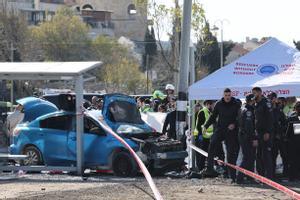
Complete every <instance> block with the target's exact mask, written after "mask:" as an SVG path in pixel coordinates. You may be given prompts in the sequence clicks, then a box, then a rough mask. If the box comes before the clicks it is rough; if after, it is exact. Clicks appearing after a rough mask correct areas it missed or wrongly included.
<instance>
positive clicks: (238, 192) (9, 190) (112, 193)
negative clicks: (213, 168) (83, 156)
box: [0, 174, 300, 200]
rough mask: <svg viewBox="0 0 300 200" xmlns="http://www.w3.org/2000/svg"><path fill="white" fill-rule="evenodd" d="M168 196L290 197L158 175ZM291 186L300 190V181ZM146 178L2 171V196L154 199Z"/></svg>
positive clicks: (260, 189)
mask: <svg viewBox="0 0 300 200" xmlns="http://www.w3.org/2000/svg"><path fill="white" fill-rule="evenodd" d="M155 183H156V185H157V187H158V189H159V190H160V192H161V193H162V196H163V198H164V199H167V200H175V199H176V200H177V199H182V200H184V199H190V200H193V199H195V200H196V199H197V200H199V199H206V200H212V199H218V200H222V199H228V200H229V199H230V200H232V199H248V200H249V199H256V200H257V199H290V198H289V197H288V196H287V195H285V194H284V193H282V192H278V191H275V190H273V189H271V188H269V187H266V186H263V185H261V184H253V185H243V186H240V185H236V184H231V183H230V180H228V179H222V178H216V179H171V178H155ZM289 187H291V188H293V189H295V190H298V191H300V183H299V182H298V183H295V184H293V185H290V186H289ZM152 196H153V194H152V192H151V190H150V188H149V186H148V184H147V182H146V181H145V179H144V178H143V177H138V178H124V179H122V178H115V177H113V176H97V177H90V178H88V180H86V181H84V180H82V179H81V177H75V176H68V175H48V174H30V175H27V174H25V175H15V174H0V199H23V200H25V199H26V200H27V199H28V200H29V199H30V200H31V199H36V200H48V199H49V200H50V199H51V200H59V199H64V200H74V199H86V200H87V199H99V200H106V199H113V200H117V199H122V200H123V199H126V200H133V199H143V200H148V199H153V197H152Z"/></svg>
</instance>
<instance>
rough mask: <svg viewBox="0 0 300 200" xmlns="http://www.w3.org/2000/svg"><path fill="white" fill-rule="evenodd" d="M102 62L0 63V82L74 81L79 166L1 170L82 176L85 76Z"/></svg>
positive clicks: (5, 168)
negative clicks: (51, 171) (44, 171)
mask: <svg viewBox="0 0 300 200" xmlns="http://www.w3.org/2000/svg"><path fill="white" fill-rule="evenodd" d="M101 64H102V63H101V62H40V63H39V62H35V63H32V62H14V63H6V62H4V63H3V62H2V63H0V80H74V81H75V92H76V114H77V115H76V134H77V135H76V137H77V145H76V147H77V148H76V151H77V166H76V167H56V166H47V167H34V168H30V166H29V167H26V166H21V167H5V166H1V167H0V170H18V169H22V170H26V171H34V170H39V171H42V170H65V171H77V173H78V174H82V164H83V160H84V158H83V141H82V134H83V115H82V105H83V84H84V80H83V75H84V73H86V72H87V71H89V70H91V69H94V68H97V67H99V66H101Z"/></svg>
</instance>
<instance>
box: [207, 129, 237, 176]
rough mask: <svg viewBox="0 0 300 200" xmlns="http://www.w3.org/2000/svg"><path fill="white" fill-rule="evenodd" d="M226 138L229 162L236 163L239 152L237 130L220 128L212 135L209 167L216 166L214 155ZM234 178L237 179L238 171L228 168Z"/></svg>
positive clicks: (208, 160) (208, 159)
mask: <svg viewBox="0 0 300 200" xmlns="http://www.w3.org/2000/svg"><path fill="white" fill-rule="evenodd" d="M224 140H225V145H226V151H227V160H228V163H230V164H233V165H236V161H237V158H238V153H239V142H238V134H237V130H233V131H229V130H228V129H226V128H225V129H221V128H218V129H217V130H216V131H215V133H214V134H213V135H212V137H211V140H210V145H209V149H208V158H207V168H208V169H210V170H212V169H213V167H214V157H215V156H216V154H217V151H218V148H219V145H220V144H221V143H222V141H224ZM228 172H229V175H230V177H231V179H232V180H235V179H236V171H235V170H234V169H232V168H228Z"/></svg>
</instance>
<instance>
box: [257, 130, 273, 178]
mask: <svg viewBox="0 0 300 200" xmlns="http://www.w3.org/2000/svg"><path fill="white" fill-rule="evenodd" d="M258 134H259V135H260V136H261V137H260V139H259V141H258V148H257V161H256V170H257V172H258V174H259V175H261V176H264V177H266V178H269V179H272V178H273V155H272V139H271V138H270V139H269V140H268V141H264V140H263V133H258Z"/></svg>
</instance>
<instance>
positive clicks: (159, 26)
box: [135, 0, 205, 84]
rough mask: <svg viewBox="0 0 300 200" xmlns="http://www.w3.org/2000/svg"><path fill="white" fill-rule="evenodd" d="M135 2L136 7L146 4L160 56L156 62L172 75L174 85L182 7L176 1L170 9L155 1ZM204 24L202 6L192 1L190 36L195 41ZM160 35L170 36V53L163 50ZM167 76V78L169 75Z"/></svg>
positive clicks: (143, 0) (176, 74) (177, 69)
mask: <svg viewBox="0 0 300 200" xmlns="http://www.w3.org/2000/svg"><path fill="white" fill-rule="evenodd" d="M135 2H136V4H137V5H143V4H148V6H147V7H148V13H147V14H148V18H149V19H151V21H152V23H151V25H153V26H154V27H155V33H156V36H157V37H156V38H157V43H158V46H159V52H160V54H161V55H160V56H159V59H156V60H159V61H160V62H161V61H163V63H164V67H165V68H167V72H168V73H173V82H174V83H175V84H176V82H177V80H176V77H177V76H178V72H179V47H180V32H181V17H182V5H180V3H179V1H178V0H174V1H173V2H174V4H173V6H171V7H170V6H167V4H166V3H164V2H160V3H158V2H157V1H156V0H135ZM204 22H205V13H204V9H203V7H202V4H201V3H200V1H199V0H194V1H193V5H192V34H193V35H194V37H195V38H197V40H198V38H199V37H200V36H201V35H202V31H201V29H202V27H203V24H204ZM170 27H172V28H170ZM162 33H167V34H168V35H169V36H170V41H171V43H172V44H171V46H172V49H171V51H172V52H168V51H166V50H165V49H164V47H163V43H162V40H161V35H162ZM167 76H168V77H169V74H168V75H167ZM165 80H169V79H165Z"/></svg>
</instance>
